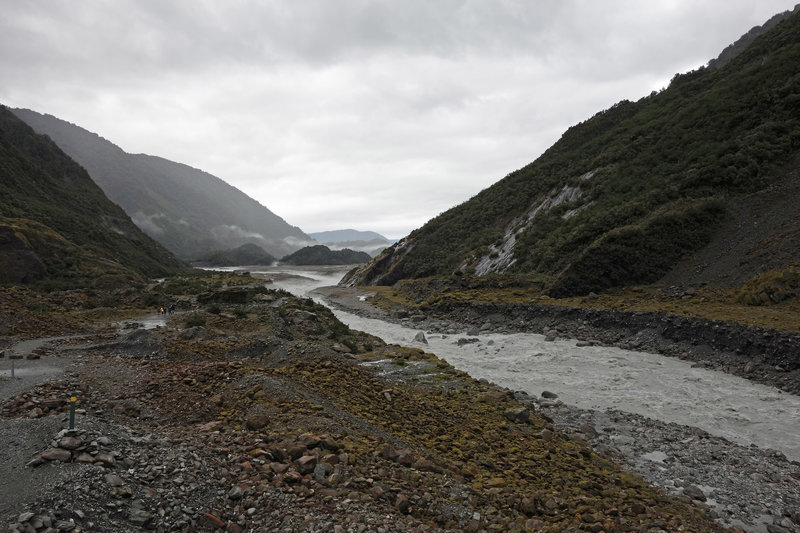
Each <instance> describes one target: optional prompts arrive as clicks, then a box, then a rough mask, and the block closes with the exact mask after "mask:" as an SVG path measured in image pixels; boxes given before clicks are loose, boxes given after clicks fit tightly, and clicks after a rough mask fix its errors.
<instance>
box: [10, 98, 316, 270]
mask: <svg viewBox="0 0 800 533" xmlns="http://www.w3.org/2000/svg"><path fill="white" fill-rule="evenodd" d="M13 112H14V113H15V114H16V115H17V116H19V117H20V118H21V119H22V120H24V121H25V122H27V123H28V124H30V125H31V127H33V129H35V130H36V131H37V132H39V133H43V134H46V135H48V136H50V137H51V138H52V139H53V140H54V141H55V142H56V144H58V145H59V146H60V147H61V149H62V150H64V151H65V152H66V153H68V154H69V155H70V156H71V157H72V158H73V159H75V160H76V161H77V162H78V163H80V164H81V165H83V166H84V167H85V168H86V170H87V171H88V172H89V174H90V175H91V176H92V179H94V180H95V181H96V182H97V184H98V185H100V187H101V188H102V189H103V191H105V193H106V194H107V195H108V197H109V198H110V199H111V200H112V201H114V202H116V203H118V204H119V205H120V206H122V208H123V209H124V210H125V211H126V212H127V213H128V214H129V215H130V216H131V218H132V219H133V221H134V222H135V223H136V225H138V226H139V227H140V228H141V229H142V230H143V231H144V232H145V233H147V234H148V235H150V236H151V237H152V238H154V239H156V240H157V241H158V242H160V243H161V244H163V245H164V246H166V247H167V248H168V249H170V250H171V251H172V252H174V253H175V254H177V255H178V256H179V257H182V258H184V259H193V258H196V257H198V256H201V255H203V254H205V253H209V252H211V251H214V250H220V249H227V248H231V247H236V246H240V245H242V244H245V243H253V244H256V245H258V246H261V247H262V248H264V249H265V250H267V252H269V253H270V254H272V255H275V256H277V257H280V256H283V255H285V254H287V253H290V252H293V251H295V250H297V249H299V248H300V247H302V246H303V245H304V244H306V243H307V242H308V241H310V240H311V239H310V238H309V237H308V236H307V235H305V234H304V233H303V232H302V231H301V230H300V229H299V228H296V227H294V226H290V225H289V224H287V223H286V222H285V221H284V220H283V219H282V218H280V217H279V216H277V215H276V214H274V213H272V212H271V211H270V210H269V209H267V208H266V207H264V206H263V205H261V204H260V203H258V202H256V201H255V200H253V199H252V198H250V197H249V196H247V195H246V194H244V193H243V192H241V191H240V190H238V189H236V188H235V187H232V186H231V185H228V184H227V183H225V182H224V181H222V180H221V179H219V178H217V177H216V176H213V175H211V174H208V173H207V172H203V171H201V170H197V169H195V168H192V167H189V166H187V165H183V164H180V163H175V162H172V161H169V160H166V159H162V158H160V157H154V156H149V155H145V154H137V155H134V154H128V153H126V152H124V151H123V150H122V149H121V148H119V147H118V146H116V145H114V144H112V143H111V142H109V141H107V140H105V139H103V138H102V137H100V136H98V135H96V134H94V133H91V132H89V131H86V130H85V129H83V128H80V127H78V126H76V125H74V124H70V123H68V122H65V121H63V120H60V119H58V118H55V117H53V116H50V115H42V114H39V113H36V112H34V111H30V110H27V109H15V110H13Z"/></svg>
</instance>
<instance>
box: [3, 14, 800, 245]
mask: <svg viewBox="0 0 800 533" xmlns="http://www.w3.org/2000/svg"><path fill="white" fill-rule="evenodd" d="M795 2H796V0H758V1H755V0H646V1H645V0H626V1H623V0H529V1H515V0H380V1H378V0H375V1H371V0H286V1H278V0H275V1H268V0H262V1H246V0H233V1H228V0H226V1H217V0H206V1H200V0H182V1H181V0H91V1H90V0H85V1H76V0H38V1H19V0H0V8H2V13H3V16H2V18H0V104H3V105H7V106H10V107H26V108H30V109H33V110H35V111H38V112H41V113H49V114H52V115H55V116H57V117H59V118H62V119H64V120H67V121H69V122H73V123H75V124H77V125H79V126H81V127H84V128H86V129H88V130H91V131H93V132H95V133H98V134H100V135H101V136H103V137H105V138H106V139H108V140H110V141H112V142H113V143H115V144H117V145H119V146H120V147H121V148H122V149H124V150H125V151H127V152H131V153H147V154H151V155H158V156H161V157H165V158H167V159H171V160H173V161H177V162H181V163H185V164H188V165H190V166H193V167H196V168H200V169H202V170H205V171H207V172H210V173H212V174H214V175H216V176H218V177H220V178H222V179H223V180H225V181H227V182H228V183H230V184H232V185H234V186H235V187H237V188H239V189H241V190H242V191H244V192H245V193H246V194H248V195H250V196H251V197H253V198H255V199H256V200H258V201H259V202H261V203H262V204H264V205H265V206H267V207H268V208H269V209H270V210H272V211H273V212H275V213H276V214H278V215H280V216H281V217H283V218H284V219H285V220H286V221H287V222H289V223H290V224H293V225H296V226H299V227H300V228H301V229H302V230H304V231H306V232H315V231H325V230H334V229H344V228H354V229H360V230H372V231H377V232H379V233H382V234H384V235H386V236H387V237H390V238H399V237H402V236H404V235H406V234H407V233H408V232H409V231H411V230H412V229H414V228H416V227H419V226H420V225H422V224H423V223H425V222H426V221H427V220H429V219H430V218H432V217H433V216H436V215H437V214H438V213H440V212H442V211H445V210H446V209H448V208H450V207H452V206H454V205H457V204H459V203H461V202H463V201H465V200H467V199H469V198H470V197H471V196H473V195H474V194H476V193H477V192H479V191H480V190H482V189H484V188H486V187H488V186H489V185H491V184H492V183H494V182H496V181H497V180H499V179H501V178H502V177H503V176H505V175H506V174H508V173H509V172H512V171H513V170H515V169H517V168H520V167H521V166H523V165H525V164H527V163H529V162H531V161H533V160H534V159H536V157H538V156H539V155H540V154H541V153H542V152H543V151H544V150H545V149H547V148H548V147H549V146H550V145H551V144H553V143H554V142H555V141H556V140H558V138H559V137H560V135H561V133H563V131H564V130H565V129H566V128H568V127H569V126H571V125H573V124H575V123H577V122H580V121H582V120H585V119H586V118H588V117H590V116H592V115H593V114H594V113H596V112H597V111H600V110H602V109H605V108H608V107H609V106H611V105H612V104H614V103H615V102H618V101H619V100H622V99H629V100H637V99H639V98H641V97H643V96H645V95H647V94H649V93H650V92H651V91H652V90H658V89H661V88H662V87H664V86H666V85H667V84H668V82H669V80H670V78H671V77H672V76H673V75H674V74H675V73H677V72H685V71H687V70H691V69H694V68H697V67H699V66H701V65H703V64H705V63H706V62H707V61H708V60H709V59H711V58H713V57H715V56H716V55H718V54H719V52H720V51H721V50H722V49H723V48H724V47H725V46H726V45H728V44H730V43H732V42H733V41H735V40H736V39H737V38H738V37H739V36H741V35H742V34H743V33H745V32H747V30H749V29H750V28H751V27H753V26H755V25H759V24H762V23H763V22H764V21H766V20H767V19H768V18H769V17H771V16H772V15H774V14H776V13H778V12H781V11H785V10H787V9H791V8H792V7H793V6H794V3H795Z"/></svg>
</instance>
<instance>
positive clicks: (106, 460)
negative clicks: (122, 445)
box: [94, 453, 117, 467]
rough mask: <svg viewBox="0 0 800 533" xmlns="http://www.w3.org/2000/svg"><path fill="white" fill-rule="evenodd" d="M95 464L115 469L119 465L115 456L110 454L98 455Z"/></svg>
mask: <svg viewBox="0 0 800 533" xmlns="http://www.w3.org/2000/svg"><path fill="white" fill-rule="evenodd" d="M94 462H95V463H100V464H101V465H103V466H109V467H114V466H115V465H116V464H117V462H116V460H115V459H114V456H113V455H111V454H110V453H98V454H97V455H95V457H94Z"/></svg>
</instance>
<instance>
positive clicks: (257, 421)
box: [244, 413, 269, 431]
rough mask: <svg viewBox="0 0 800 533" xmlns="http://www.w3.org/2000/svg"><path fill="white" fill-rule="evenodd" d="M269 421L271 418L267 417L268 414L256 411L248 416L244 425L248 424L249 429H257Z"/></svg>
mask: <svg viewBox="0 0 800 533" xmlns="http://www.w3.org/2000/svg"><path fill="white" fill-rule="evenodd" d="M268 422H269V418H267V415H265V414H261V413H256V414H252V415H250V416H248V417H247V419H246V420H245V422H244V425H245V426H247V429H251V430H254V431H255V430H258V429H261V428H263V427H265V426H266V425H267V423H268Z"/></svg>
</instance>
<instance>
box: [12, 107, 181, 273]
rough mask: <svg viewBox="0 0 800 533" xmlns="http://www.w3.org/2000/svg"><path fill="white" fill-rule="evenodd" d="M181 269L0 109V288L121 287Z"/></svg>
mask: <svg viewBox="0 0 800 533" xmlns="http://www.w3.org/2000/svg"><path fill="white" fill-rule="evenodd" d="M187 268H188V267H187V266H186V265H185V264H183V263H182V262H180V261H178V260H177V259H176V258H175V257H174V256H173V255H172V254H171V253H170V252H168V251H167V250H166V249H164V248H163V247H162V246H161V245H159V244H158V243H156V242H155V241H153V240H152V239H150V238H149V237H148V236H147V235H145V234H144V233H143V232H142V231H141V230H140V229H139V228H138V227H136V225H135V224H133V222H132V221H131V219H130V217H128V215H127V214H125V212H124V211H123V210H122V209H121V208H120V207H119V206H118V205H115V204H114V203H112V202H111V201H110V200H109V199H108V198H107V197H106V196H105V195H104V194H103V191H102V190H101V189H100V188H99V187H98V186H97V184H96V183H94V181H92V179H91V178H90V177H89V175H88V174H87V173H86V171H85V170H84V169H83V168H82V167H81V166H80V165H78V164H77V163H76V162H75V161H73V160H72V159H71V158H70V157H69V156H68V155H66V154H65V153H64V152H63V151H62V150H61V149H60V148H59V147H58V146H56V144H55V143H54V142H53V141H51V140H50V139H49V138H47V137H45V136H42V135H38V134H36V133H35V132H34V130H33V129H32V128H31V127H30V126H28V125H27V124H25V123H24V122H23V121H22V120H20V119H19V118H17V117H16V116H15V115H14V114H12V113H11V112H10V111H9V110H8V109H7V108H6V107H3V106H0V284H17V283H49V284H50V285H51V286H57V287H65V288H73V287H83V286H95V287H120V286H125V285H126V284H127V283H128V282H130V281H134V280H137V279H138V280H140V281H141V280H142V279H143V278H150V277H161V276H167V275H170V274H175V273H177V272H180V271H182V270H185V269H187Z"/></svg>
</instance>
